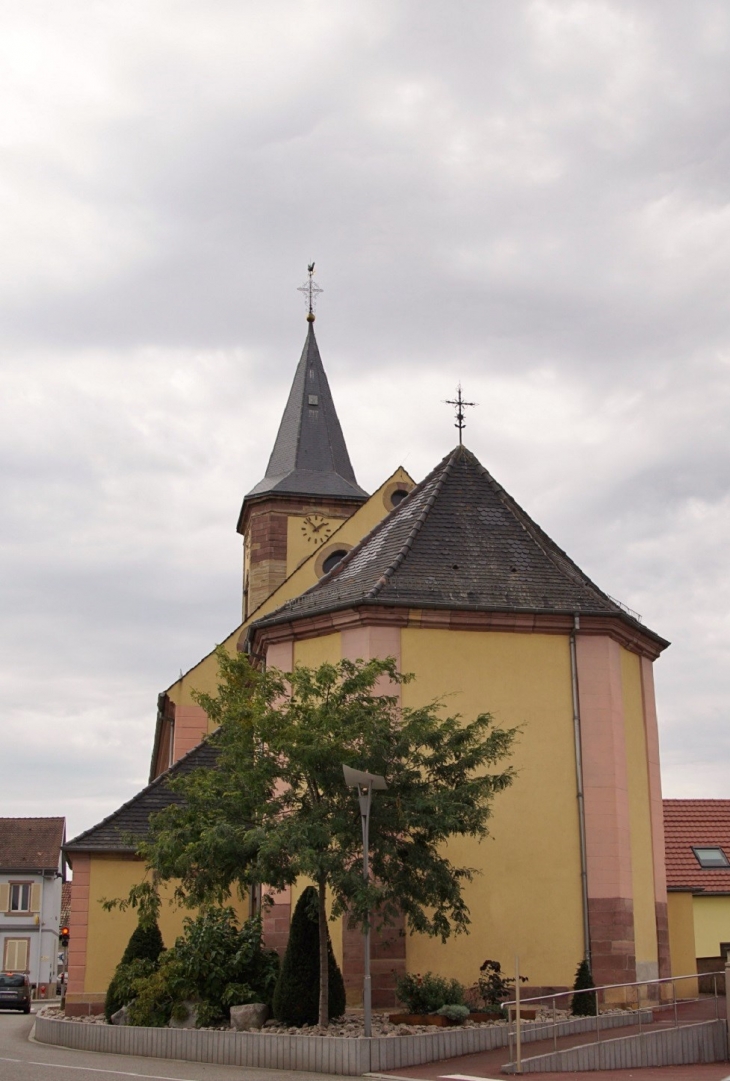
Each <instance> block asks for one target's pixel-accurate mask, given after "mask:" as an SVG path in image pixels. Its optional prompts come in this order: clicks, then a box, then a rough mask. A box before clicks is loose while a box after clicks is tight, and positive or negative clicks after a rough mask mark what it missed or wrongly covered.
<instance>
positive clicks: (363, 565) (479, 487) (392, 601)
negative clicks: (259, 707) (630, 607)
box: [253, 446, 663, 641]
mask: <svg viewBox="0 0 730 1081" xmlns="http://www.w3.org/2000/svg"><path fill="white" fill-rule="evenodd" d="M363 604H374V605H380V606H382V605H394V606H403V607H413V608H450V609H470V610H475V611H500V610H504V611H510V612H515V611H523V612H554V613H556V612H560V613H571V614H572V613H585V614H588V613H591V614H602V615H603V614H605V615H618V616H620V617H621V618H622V619H625V620H628V621H629V622H631V623H632V624H635V625H637V626H640V627H641V629H642V630H643V631H644V633H650V634H651V632H647V629H646V628H645V627H643V625H641V624H639V623H637V621H636V620H634V619H632V618H631V617H630V616H629V615H627V614H626V613H625V612H624V610H623V609H622V608H621V606H620V605H618V604H617V603H616V602H615V601H613V600H612V599H611V598H610V597H608V596H607V595H606V594H605V593H603V592H602V590H600V589H599V588H598V586H596V585H595V584H594V583H593V582H592V581H591V580H590V579H589V578H588V577H587V576H586V575H585V574H584V573H583V572H582V571H581V570H580V568H579V567H577V566H576V564H575V563H573V561H572V560H571V559H570V558H569V557H568V556H567V555H566V554H565V552H563V551H562V550H561V549H560V548H559V547H558V546H557V545H556V544H555V543H554V542H553V541H552V540H551V539H550V538H549V537H548V536H547V534H546V533H544V532H543V530H542V529H540V527H539V526H538V525H536V524H535V522H533V521H532V519H531V518H530V517H529V516H528V515H527V514H526V513H525V511H524V510H522V508H521V507H520V506H519V505H518V504H517V503H516V502H515V500H514V499H513V498H512V497H511V496H510V495H508V494H507V492H505V490H504V489H503V488H502V487H501V486H500V485H499V484H498V483H497V482H496V481H495V480H494V478H493V477H492V476H491V475H490V474H489V473H488V472H487V470H486V469H485V468H484V467H483V466H482V465H481V464H480V462H479V461H478V460H477V458H476V457H475V456H474V455H473V454H472V453H471V452H470V451H469V450H467V449H466V447H461V446H459V447H456V448H455V449H454V450H453V451H452V452H451V453H450V454H448V455H447V456H446V457H445V458H444V459H443V461H442V462H440V463H439V465H437V466H436V468H435V469H434V470H433V471H432V472H431V473H430V474H429V476H427V477H426V479H425V480H423V481H422V482H421V483H420V484H419V485H418V486H417V487H416V488H414V489H413V491H412V492H411V493H410V495H409V496H408V497H407V498H406V499H404V500H403V502H402V503H400V504H399V505H398V506H397V507H396V508H395V510H393V511H392V512H391V513H390V514H389V515H388V516H387V518H385V519H384V520H383V521H382V522H381V523H380V524H379V525H378V526H376V527H375V529H373V530H372V532H371V533H370V534H369V535H368V536H367V537H365V538H364V539H363V540H362V541H361V542H360V543H359V544H358V545H357V546H356V547H355V548H353V549H352V551H350V552H349V553H348V555H347V556H346V557H345V558H344V559H343V560H342V561H341V562H340V563H338V564H337V566H336V567H335V568H334V570H332V571H331V572H330V573H329V574H328V575H326V576H325V577H324V578H322V579H321V580H320V581H319V582H318V583H317V585H315V586H313V587H312V588H311V589H310V590H308V591H307V592H306V593H303V594H302V595H301V596H299V597H296V598H293V599H292V600H291V601H288V602H287V603H286V604H285V605H284V606H283V607H281V608H279V609H277V610H276V611H275V612H273V613H271V614H269V615H268V616H266V617H264V618H263V619H261V620H259V621H258V622H257V623H255V624H254V628H253V629H255V628H256V627H265V626H269V625H271V624H275V623H281V622H287V621H289V620H291V619H293V618H296V617H297V616H313V615H317V614H320V613H325V612H330V611H334V610H336V609H340V608H349V607H352V606H355V605H363ZM653 637H657V636H655V635H653ZM660 641H663V639H660Z"/></svg>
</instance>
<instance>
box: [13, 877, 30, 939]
mask: <svg viewBox="0 0 730 1081" xmlns="http://www.w3.org/2000/svg"><path fill="white" fill-rule="evenodd" d="M30 887H31V884H30V882H11V883H10V908H9V911H10V912H30ZM19 941H20V940H19Z"/></svg>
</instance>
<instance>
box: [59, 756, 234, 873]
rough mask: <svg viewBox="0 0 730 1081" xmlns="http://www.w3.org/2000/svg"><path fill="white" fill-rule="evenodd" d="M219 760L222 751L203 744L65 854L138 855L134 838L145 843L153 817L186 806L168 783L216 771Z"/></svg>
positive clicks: (70, 845)
mask: <svg viewBox="0 0 730 1081" xmlns="http://www.w3.org/2000/svg"><path fill="white" fill-rule="evenodd" d="M217 759H218V752H217V750H216V748H215V746H214V745H213V744H212V743H210V741H209V740H204V741H203V743H199V744H198V746H197V747H194V748H193V749H192V751H189V752H188V753H187V754H186V755H184V756H183V757H182V758H181V759H180V760H179V761H177V762H176V763H175V764H174V765H173V766H171V767H170V769H169V770H167V771H166V772H165V773H161V774H160V776H159V777H156V778H155V780H154V781H153V782H152V783H151V784H148V785H147V787H146V788H143V789H142V791H141V792H138V793H137V795H136V796H134V798H133V799H131V800H128V801H127V803H123V804H122V806H121V807H120V808H119V810H117V811H114V813H113V814H110V815H108V816H107V818H105V819H103V820H102V821H101V822H99V824H98V825H96V826H92V827H91V829H88V830H86V831H85V832H84V833H80V834H79V835H78V837H74V838H73V840H72V841H69V842H68V844H67V845H65V846H64V848H65V851H66V852H68V853H70V854H71V855H72V856H73V853H74V852H134V851H135V844H134V843H132V842H130V838H134V839H136V840H142V839H143V838H144V837H145V836H146V835H147V829H148V823H149V819H150V815H153V814H155V813H156V812H157V811H161V810H162V808H163V807H167V806H168V805H169V804H171V803H182V797H181V796H180V795H178V794H177V793H176V792H171V791H170V789H169V788H168V786H167V782H168V781H169V780H171V779H172V778H173V777H179V776H181V774H184V773H190V772H191V771H192V770H194V769H201V768H206V769H213V768H214V767H215V764H216V762H217Z"/></svg>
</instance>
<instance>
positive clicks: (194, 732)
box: [172, 705, 208, 762]
mask: <svg viewBox="0 0 730 1081" xmlns="http://www.w3.org/2000/svg"><path fill="white" fill-rule="evenodd" d="M207 731H208V715H207V713H206V712H205V710H204V709H203V708H202V707H201V706H196V705H189V706H176V707H175V733H174V738H173V744H172V760H173V762H177V761H178V759H180V758H182V757H183V755H185V754H187V753H188V751H192V749H193V747H197V746H198V744H199V743H200V741H201V740H202V739H203V737H204V736H205V735H206V733H207Z"/></svg>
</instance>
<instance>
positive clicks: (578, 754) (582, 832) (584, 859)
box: [570, 612, 591, 964]
mask: <svg viewBox="0 0 730 1081" xmlns="http://www.w3.org/2000/svg"><path fill="white" fill-rule="evenodd" d="M579 630H580V616H579V615H578V613H577V612H576V613H575V615H574V616H573V629H572V631H571V632H570V682H571V687H572V693H573V741H574V744H575V773H576V788H577V798H578V833H579V837H580V879H581V889H582V893H583V943H584V950H585V956H586V961H588V964H590V963H591V929H590V923H589V922H588V856H587V854H586V805H585V797H584V794H583V750H582V747H581V738H580V699H579V697H578V662H577V659H576V651H575V636H576V634H577V633H578V631H579Z"/></svg>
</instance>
